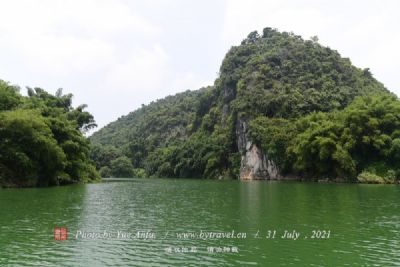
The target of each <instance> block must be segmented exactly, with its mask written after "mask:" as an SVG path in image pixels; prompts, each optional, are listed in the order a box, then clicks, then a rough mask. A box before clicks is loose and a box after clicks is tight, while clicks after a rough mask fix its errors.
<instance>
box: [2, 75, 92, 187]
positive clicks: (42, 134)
mask: <svg viewBox="0 0 400 267" xmlns="http://www.w3.org/2000/svg"><path fill="white" fill-rule="evenodd" d="M19 91H20V88H19V87H17V86H13V85H10V84H9V83H7V82H4V81H2V80H0V186H6V187H14V186H17V187H28V186H49V185H60V184H69V183H75V182H88V181H92V180H96V179H98V178H99V175H98V172H97V171H96V169H95V166H94V164H93V163H92V162H91V161H90V159H89V151H90V144H89V141H88V140H87V138H86V137H85V136H84V135H83V133H84V132H85V131H87V130H89V129H91V128H93V127H95V126H96V124H95V121H94V118H93V116H92V115H91V114H90V113H88V112H87V111H85V110H84V109H85V108H86V105H80V106H78V107H76V108H73V107H72V95H71V94H66V95H64V94H63V93H62V90H61V89H59V90H58V91H57V93H56V94H55V95H52V94H49V93H47V92H46V91H45V90H43V89H41V88H27V93H28V95H27V96H22V95H21V94H20V92H19Z"/></svg>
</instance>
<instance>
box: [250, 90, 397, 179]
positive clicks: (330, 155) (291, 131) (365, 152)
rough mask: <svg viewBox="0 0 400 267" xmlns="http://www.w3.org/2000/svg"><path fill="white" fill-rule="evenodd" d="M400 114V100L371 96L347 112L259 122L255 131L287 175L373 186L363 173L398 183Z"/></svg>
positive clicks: (386, 95)
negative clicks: (290, 173)
mask: <svg viewBox="0 0 400 267" xmlns="http://www.w3.org/2000/svg"><path fill="white" fill-rule="evenodd" d="M398 114H400V101H399V100H398V99H397V97H395V96H393V95H389V94H378V95H368V96H364V97H359V98H357V99H356V100H355V101H354V102H353V103H351V104H350V105H349V106H348V107H347V108H345V109H344V110H342V111H334V112H330V113H321V112H319V113H313V114H310V115H308V116H305V117H301V118H298V119H297V120H295V121H293V122H290V121H288V120H283V119H268V118H263V117H262V118H257V119H256V120H254V121H253V122H252V124H251V131H252V136H253V138H254V139H255V140H258V141H259V142H260V143H261V146H262V147H263V149H264V150H265V151H266V152H267V154H268V155H269V156H270V157H271V158H272V159H273V160H274V161H275V162H276V163H277V164H278V166H279V167H280V168H282V169H284V170H285V171H286V172H294V173H297V174H300V175H302V176H304V177H308V178H312V177H316V178H324V177H331V178H335V177H341V178H347V179H349V180H353V181H354V180H355V178H356V177H357V178H358V180H360V179H361V180H362V181H368V179H367V178H365V177H369V176H368V175H366V174H365V173H364V174H363V175H361V176H359V174H360V173H361V172H362V171H363V172H366V173H372V174H374V175H378V176H380V177H383V178H384V179H385V181H386V182H387V181H388V180H391V181H392V182H393V181H394V180H395V179H398V178H400V177H399V175H398V173H399V169H400V164H399V161H398V159H399V158H398V156H399V146H400V141H399V138H398V129H399V127H400V117H399V115H398ZM371 179H372V178H371ZM371 181H372V180H371Z"/></svg>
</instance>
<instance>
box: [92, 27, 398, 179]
mask: <svg viewBox="0 0 400 267" xmlns="http://www.w3.org/2000/svg"><path fill="white" fill-rule="evenodd" d="M382 102H384V103H386V104H387V106H388V107H391V108H393V109H396V107H397V104H398V100H397V98H396V97H395V96H394V95H392V94H391V93H390V92H389V91H388V90H386V89H385V87H384V86H383V85H382V83H380V82H379V81H377V80H376V79H375V78H373V76H372V74H371V72H370V71H369V69H359V68H357V67H355V66H353V65H352V64H351V62H350V60H349V59H348V58H342V57H341V56H340V54H339V53H338V52H337V51H335V50H332V49H330V48H329V47H324V46H322V45H320V44H319V43H318V40H317V38H316V37H313V38H311V40H304V39H302V37H300V36H298V35H295V34H293V33H287V32H279V31H277V30H276V29H271V28H265V29H264V30H263V33H262V34H261V35H259V34H258V33H257V32H252V33H250V34H249V35H248V37H247V38H246V39H244V40H243V41H242V43H241V44H240V45H239V46H233V47H232V48H231V49H230V50H229V52H228V53H227V54H226V56H225V58H224V60H223V62H222V65H221V68H220V72H219V77H218V78H217V79H216V80H215V82H214V85H212V86H209V87H207V88H202V89H200V90H196V91H186V92H184V93H180V94H176V95H174V96H168V97H166V98H164V99H161V100H158V101H155V102H152V103H150V104H149V105H143V106H142V107H141V108H139V109H138V110H136V111H134V112H131V113H129V114H128V115H126V116H122V117H121V118H119V119H118V120H117V121H115V122H112V123H110V124H109V125H107V126H105V127H104V128H102V129H100V130H99V131H97V132H96V133H94V134H93V135H92V136H91V137H90V140H91V142H92V159H93V160H94V161H95V162H96V165H97V168H99V169H101V173H102V174H103V176H121V175H125V176H126V175H136V176H158V177H188V178H226V177H231V178H241V179H281V178H283V177H291V176H293V177H298V178H299V177H302V178H303V179H321V178H325V177H327V178H328V179H334V178H339V177H344V178H345V179H349V180H354V179H356V177H357V176H358V175H359V174H360V173H362V172H364V173H365V172H366V171H367V170H369V171H370V172H371V173H378V171H374V170H375V169H376V168H375V169H371V168H370V166H372V165H374V164H378V165H379V164H380V163H382V164H383V165H384V168H383V169H385V171H386V170H393V171H394V172H396V171H397V169H396V168H397V167H396V166H394V167H393V166H392V165H393V164H392V165H391V164H389V163H388V162H387V161H386V160H385V159H386V158H385V157H388V154H386V155H385V157H384V156H382V157H381V158H379V157H378V158H376V157H374V162H366V161H363V160H360V158H362V157H360V156H359V154H360V153H361V151H364V152H365V151H368V153H375V152H376V151H375V150H373V148H371V149H372V150H368V149H369V147H368V146H372V147H374V145H373V144H372V141H371V142H370V144H367V143H368V142H366V143H365V144H364V143H362V142H361V141H360V142H361V144H358V143H357V142H358V141H357V140H358V139H357V138H358V137H357V136H356V135H357V133H356V132H354V138H355V139H357V140H355V141H354V140H353V141H354V142H350V141H349V142H350V143H349V144H348V143H346V142H347V141H348V140H347V139H346V138H350V137H348V136H353V135H351V134H352V133H353V132H352V131H351V129H352V128H351V127H353V126H354V125H353V124H357V123H358V122H360V121H362V120H355V121H353V124H351V125H350V126H349V125H347V124H346V123H347V122H348V120H349V118H348V116H350V115H351V116H356V117H357V116H358V115H360V114H358V115H357V114H350V113H351V112H352V111H354V107H366V110H365V114H370V113H371V112H372V113H373V111H371V110H369V107H368V105H369V104H368V103H376V105H378V106H379V103H382ZM374 108H378V107H376V106H374ZM393 109H388V110H385V111H382V112H383V113H382V112H381V113H382V114H383V115H388V114H389V113H390V114H392V113H393ZM372 113H371V114H372ZM365 114H364V115H365ZM371 114H370V115H371ZM377 114H378V115H377V116H376V119H377V120H378V124H377V125H378V126H376V127H377V128H376V129H375V131H380V133H382V134H383V133H385V134H386V135H387V136H391V135H392V134H393V131H395V130H396V129H397V128H396V127H397V126H396V125H397V124H396V123H397V117H396V116H395V117H394V118H392V121H390V123H392V124H391V125H392V126H391V127H392V128H393V129H392V128H390V132H387V131H386V130H387V129H386V128H385V126H384V125H383V126H382V125H381V124H379V120H381V119H382V118H381V117H380V116H381V115H382V114H381V115H379V114H380V113H377ZM383 115H382V116H383ZM324 116H325V117H324ZM351 116H350V117H351ZM360 116H361V115H360ZM371 116H372V115H371ZM351 118H353V117H351ZM325 119H327V120H330V121H331V122H332V123H334V122H335V123H336V124H337V125H338V128H337V129H339V130H337V132H334V131H333V130H332V129H333V128H332V127H331V128H329V127H330V126H329V125H328V126H329V127H328V126H326V127H327V128H324V129H318V127H317V128H316V129H314V128H315V127H314V126H313V125H317V126H318V125H319V126H321V125H325V124H324V123H325V122H324V120H325ZM353 119H354V118H353ZM350 121H351V120H350ZM347 126H348V127H350V128H346V127H347ZM313 127H314V128H313ZM321 127H322V126H321ZM324 127H325V126H324ZM360 127H361V128H363V127H365V126H364V125H360ZM382 127H383V128H382ZM310 129H314V130H315V131H316V132H312V133H311V132H310ZM335 129H336V128H335ZM346 129H347V130H346ZM349 129H350V130H349ZM324 131H325V132H324ZM332 131H333V132H332ZM385 131H386V132H385ZM388 131H389V130H388ZM321 133H326V134H327V136H324V134H322V135H321ZM346 133H347V135H346ZM375 133H376V132H375ZM307 134H312V137H310V138H309V139H305V137H306V136H308V135H307ZM365 134H366V138H370V140H373V139H374V137H375V136H372V134H369V133H368V131H367V132H366V133H365ZM320 135H321V136H320ZM332 136H336V137H337V138H336V139H335V138H333V137H332ZM379 136H380V135H379ZM342 137H343V140H345V139H346V140H347V141H346V142H345V141H343V140H342V139H340V138H342ZM321 138H322V139H323V138H327V139H329V138H330V139H329V140H328V141H327V140H325V142H327V144H328V145H326V144H325V143H324V142H322V143H321V144H319V143H318V142H317V141H316V140H321ZM394 139H396V136H394V137H391V140H390V142H389V141H387V140H386V141H385V140H384V141H382V142H384V143H385V142H389V143H390V144H389V143H388V146H390V147H389V148H387V147H385V148H383V147H378V148H376V149H377V150H378V152H379V153H380V149H389V150H390V149H391V146H392V143H393V141H394ZM332 142H333V143H332ZM315 143H318V144H319V145H315ZM342 143H343V144H342ZM307 144H310V146H311V144H312V145H315V147H313V148H310V149H309V150H307V149H308V148H309V147H307ZM352 144H353V145H352ZM385 144H386V143H385ZM301 145H303V146H304V147H302V146H301ZM301 148H304V149H305V150H304V151H303V150H301ZM306 148H307V149H306ZM342 150H343V151H342ZM321 151H323V153H325V154H326V155H325V154H323V155H322V154H321V157H320V156H319V155H320V152H321ZM338 151H339V152H340V151H341V152H340V153H339V152H338ZM307 153H308V154H307ZM321 153H322V152H321ZM371 155H372V154H371ZM309 161H315V162H314V163H315V164H314V165H315V166H314V165H313V164H309V163H310V162H309ZM348 162H353V163H354V164H353V165H354V166H353V165H352V166H350V167H349V166H345V163H348ZM382 164H381V165H382ZM378 169H379V168H378ZM381 169H382V168H381ZM381 173H382V172H381ZM396 175H397V174H396Z"/></svg>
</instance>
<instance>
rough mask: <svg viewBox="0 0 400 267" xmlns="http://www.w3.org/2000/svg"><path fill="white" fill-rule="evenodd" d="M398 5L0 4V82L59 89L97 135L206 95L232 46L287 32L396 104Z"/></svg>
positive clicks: (251, 1) (266, 1) (385, 0)
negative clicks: (336, 57)
mask: <svg viewBox="0 0 400 267" xmlns="http://www.w3.org/2000/svg"><path fill="white" fill-rule="evenodd" d="M399 3H400V1H396V0H393V1H390V0H380V1H372V0H364V1H345V0H343V1H342V0H335V1H332V0H327V1H324V0H319V1H317V0H304V1H299V0H293V1H289V0H242V1H236V0H232V1H228V0H227V1H223V0H198V1H194V0H192V1H190V0H159V1H158V0H157V1H156V0H152V1H146V0H142V1H128V0H126V1H124V0H110V1H102V0H96V1H95V0H87V1H86V0H76V1H73V0H69V1H68V0H64V1H58V0H37V1H35V0H26V1H22V0H21V1H20V0H0V11H1V14H0V79H3V80H6V81H9V82H11V83H12V84H17V85H20V86H21V87H24V86H31V87H42V88H44V89H46V90H48V91H50V92H52V93H54V92H55V90H56V89H57V88H60V87H62V88H64V92H65V93H73V94H74V104H75V105H78V104H82V103H86V104H88V105H89V109H88V110H89V111H90V112H92V113H93V115H94V116H95V119H96V121H97V122H98V124H99V126H104V125H105V124H107V123H109V122H111V121H113V120H115V119H117V118H118V117H120V116H121V115H125V114H127V113H129V112H130V111H133V110H135V109H137V108H138V107H140V105H141V104H148V103H149V102H151V101H152V100H156V99H159V98H162V97H164V96H167V95H169V94H174V93H177V92H182V91H185V90H186V89H197V88H200V87H202V86H206V85H211V84H212V83H213V81H214V79H215V78H216V77H217V73H218V70H219V66H220V63H221V61H222V59H223V57H224V55H225V53H226V52H227V51H228V49H229V48H230V47H231V46H232V45H237V44H239V43H240V41H241V40H242V39H244V38H245V37H246V36H247V34H248V33H249V32H251V31H253V30H258V31H259V32H262V29H263V28H264V27H272V28H278V30H280V31H293V32H294V33H295V34H299V35H302V36H303V38H305V39H309V37H311V36H314V35H317V36H318V37H319V40H320V43H321V44H323V45H326V46H329V47H331V48H333V49H336V50H338V51H339V52H340V53H341V54H342V56H345V57H350V59H351V60H352V62H353V64H355V65H356V66H357V67H361V68H366V67H369V68H370V70H371V72H372V73H373V75H374V76H375V77H376V78H377V79H378V80H380V81H381V82H383V83H384V84H385V86H386V87H387V88H388V89H389V90H391V91H393V92H395V93H396V94H397V95H400V86H399V84H400V75H399V74H398V73H397V72H398V71H399V70H400V34H399V33H400V28H399V25H400V15H399V14H400V4H399Z"/></svg>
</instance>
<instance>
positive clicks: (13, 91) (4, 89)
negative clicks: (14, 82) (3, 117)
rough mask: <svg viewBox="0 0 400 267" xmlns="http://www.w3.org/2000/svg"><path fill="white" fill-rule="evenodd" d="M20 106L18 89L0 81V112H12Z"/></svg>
mask: <svg viewBox="0 0 400 267" xmlns="http://www.w3.org/2000/svg"><path fill="white" fill-rule="evenodd" d="M20 104H21V96H20V94H19V88H18V87H16V86H11V85H9V84H8V83H6V82H4V81H2V80H0V111H5V110H12V109H14V108H16V107H18V105H20Z"/></svg>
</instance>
